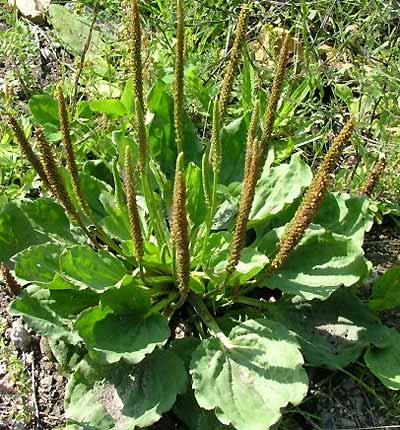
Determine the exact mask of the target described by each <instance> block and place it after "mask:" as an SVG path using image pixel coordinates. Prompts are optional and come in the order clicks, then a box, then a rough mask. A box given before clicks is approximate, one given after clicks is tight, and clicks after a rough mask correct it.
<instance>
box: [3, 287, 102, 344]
mask: <svg viewBox="0 0 400 430" xmlns="http://www.w3.org/2000/svg"><path fill="white" fill-rule="evenodd" d="M96 303H97V295H96V294H95V293H92V292H91V291H73V290H66V291H55V290H47V289H42V288H40V287H37V286H35V285H33V286H30V287H28V288H26V289H25V290H23V291H22V293H21V294H20V296H19V297H17V298H16V299H15V300H14V302H13V303H12V304H11V306H10V312H11V313H12V314H13V315H19V316H22V317H23V318H24V320H25V321H26V323H27V324H28V325H29V327H31V328H32V329H33V330H35V331H36V332H37V333H39V334H40V335H42V336H47V337H52V338H60V337H63V338H65V339H68V342H70V343H73V344H75V343H77V342H78V341H79V340H80V337H79V335H78V333H77V332H76V331H74V330H73V327H72V320H73V319H74V318H75V316H76V314H78V313H79V312H81V311H82V310H83V309H85V308H87V307H89V306H93V305H95V304H96Z"/></svg>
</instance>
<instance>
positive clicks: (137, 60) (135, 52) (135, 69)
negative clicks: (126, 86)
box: [130, 0, 144, 111]
mask: <svg viewBox="0 0 400 430" xmlns="http://www.w3.org/2000/svg"><path fill="white" fill-rule="evenodd" d="M130 35H131V38H132V44H131V60H132V75H133V92H134V94H135V97H136V99H137V100H138V102H139V103H140V106H141V108H142V111H143V110H144V98H143V65H142V28H141V25H140V11H139V2H138V0H131V8H130Z"/></svg>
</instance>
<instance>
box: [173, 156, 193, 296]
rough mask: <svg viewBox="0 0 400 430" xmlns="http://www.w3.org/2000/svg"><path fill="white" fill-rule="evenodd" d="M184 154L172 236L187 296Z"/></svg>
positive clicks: (178, 272) (177, 174) (177, 175)
mask: <svg viewBox="0 0 400 430" xmlns="http://www.w3.org/2000/svg"><path fill="white" fill-rule="evenodd" d="M182 164H183V154H182V153H180V154H179V156H178V159H177V163H176V172H175V183H174V198H173V203H172V216H171V236H172V243H173V245H174V247H175V257H176V277H177V283H178V288H179V290H180V292H181V296H186V295H187V292H188V288H189V276H190V253H189V225H188V220H187V216H186V186H185V177H184V173H183V167H182Z"/></svg>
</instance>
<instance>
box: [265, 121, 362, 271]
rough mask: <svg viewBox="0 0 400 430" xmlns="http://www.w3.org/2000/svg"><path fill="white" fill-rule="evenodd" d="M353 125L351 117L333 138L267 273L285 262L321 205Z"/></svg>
mask: <svg viewBox="0 0 400 430" xmlns="http://www.w3.org/2000/svg"><path fill="white" fill-rule="evenodd" d="M354 127H355V122H354V120H353V119H350V120H349V121H348V122H347V123H346V124H345V126H344V127H343V128H342V130H341V131H340V133H339V134H338V135H337V136H336V137H335V139H334V140H333V143H332V145H331V147H330V148H329V150H328V152H327V153H326V155H325V157H324V159H323V161H322V163H321V165H320V167H319V169H318V171H317V172H316V174H315V176H314V178H313V180H312V182H311V185H310V187H309V189H308V191H307V192H306V194H305V195H304V197H303V199H302V201H301V204H300V206H299V208H298V209H297V211H296V213H295V215H294V217H293V219H292V220H291V221H290V223H289V225H288V226H287V228H286V231H285V234H284V236H283V238H282V240H281V242H280V244H279V249H278V253H277V254H276V256H275V258H274V259H273V261H272V263H271V265H270V267H269V268H268V272H267V275H270V274H271V273H273V272H275V271H276V270H278V269H279V268H280V267H281V266H282V265H283V264H284V263H285V261H286V260H287V258H288V257H289V255H290V253H291V252H292V250H293V249H294V248H295V247H296V246H297V244H298V243H299V242H300V240H301V238H302V237H303V235H304V233H305V231H306V229H307V228H308V226H309V225H310V223H311V221H312V218H313V216H314V215H315V213H316V212H317V210H318V209H319V207H320V206H321V203H322V200H323V198H324V197H325V194H326V191H327V188H328V185H329V182H330V177H331V174H332V172H333V170H334V168H335V166H336V163H337V158H338V156H339V154H340V153H341V152H342V150H343V148H344V146H345V145H346V143H347V141H348V140H349V139H350V137H351V135H352V132H353V129H354Z"/></svg>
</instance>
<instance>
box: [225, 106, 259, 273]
mask: <svg viewBox="0 0 400 430" xmlns="http://www.w3.org/2000/svg"><path fill="white" fill-rule="evenodd" d="M258 119H259V104H258V102H257V103H256V105H255V106H254V109H253V113H252V118H251V122H250V127H249V131H248V134H247V142H246V158H245V168H244V179H243V189H242V194H241V198H240V205H239V212H238V216H237V219H236V226H235V231H234V233H233V238H232V243H231V250H230V255H229V260H228V265H227V267H226V274H227V279H228V278H229V276H230V275H231V274H232V273H233V272H234V271H235V268H236V266H237V264H238V262H239V258H240V253H241V251H242V249H243V247H244V244H245V239H246V230H247V223H248V220H249V216H250V211H251V207H252V205H253V201H254V195H255V191H256V185H257V180H258V162H259V141H258V139H257V127H258Z"/></svg>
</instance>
